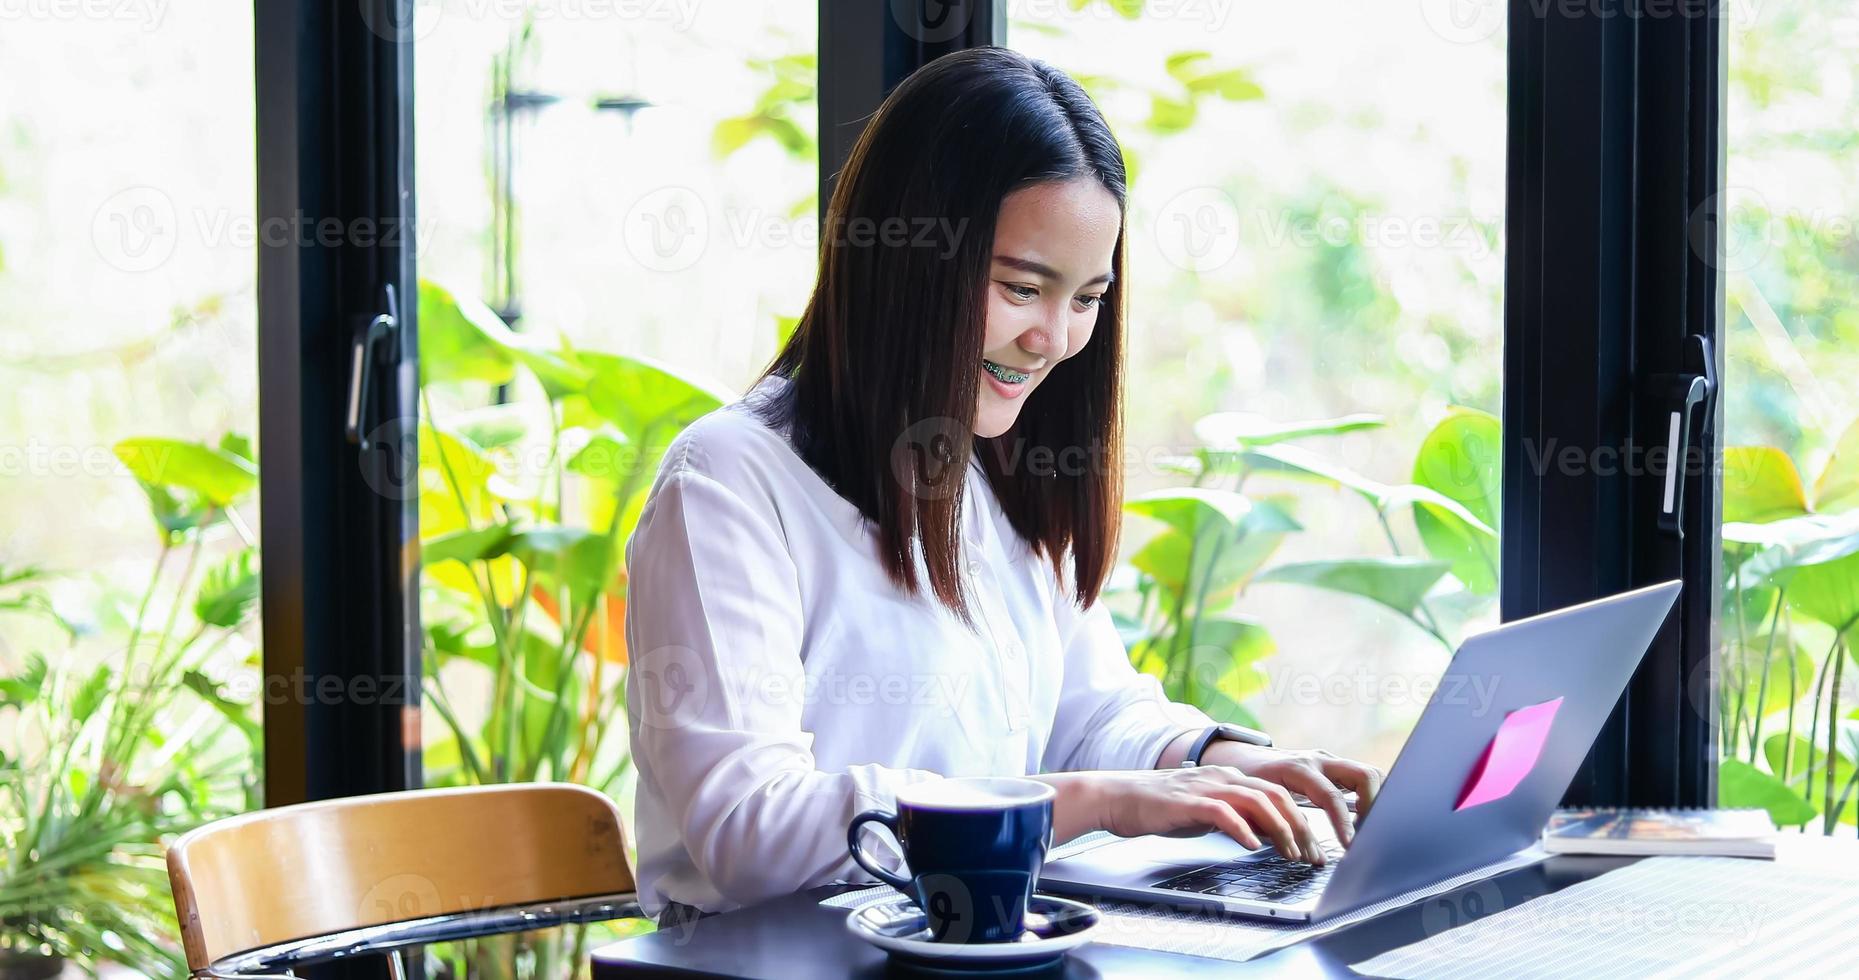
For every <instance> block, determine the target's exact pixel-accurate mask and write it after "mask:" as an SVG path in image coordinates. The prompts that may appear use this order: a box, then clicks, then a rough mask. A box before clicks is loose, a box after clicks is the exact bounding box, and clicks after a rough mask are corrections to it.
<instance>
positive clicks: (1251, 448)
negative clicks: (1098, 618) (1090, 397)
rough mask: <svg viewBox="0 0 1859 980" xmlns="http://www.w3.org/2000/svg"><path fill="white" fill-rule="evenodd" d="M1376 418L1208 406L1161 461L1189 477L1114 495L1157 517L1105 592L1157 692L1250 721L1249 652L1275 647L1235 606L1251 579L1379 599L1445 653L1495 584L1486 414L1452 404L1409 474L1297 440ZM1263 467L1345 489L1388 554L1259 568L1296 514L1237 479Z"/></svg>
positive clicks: (1257, 675) (1263, 471)
mask: <svg viewBox="0 0 1859 980" xmlns="http://www.w3.org/2000/svg"><path fill="white" fill-rule="evenodd" d="M1381 424H1382V422H1381V420H1380V419H1379V418H1377V417H1374V416H1368V415H1356V416H1348V417H1345V418H1338V419H1324V420H1319V421H1311V422H1294V423H1275V422H1271V421H1269V420H1266V419H1263V418H1261V417H1259V416H1255V415H1247V414H1241V413H1219V414H1215V415H1210V416H1207V417H1205V418H1203V419H1201V421H1200V422H1199V423H1198V424H1197V425H1196V426H1195V431H1196V434H1197V436H1198V437H1199V439H1200V441H1201V442H1202V446H1201V447H1200V448H1199V449H1198V450H1197V451H1196V452H1195V453H1194V455H1193V456H1191V457H1188V458H1185V459H1181V460H1178V461H1176V464H1175V468H1176V469H1177V470H1178V471H1179V472H1181V473H1183V474H1184V475H1186V476H1188V477H1189V478H1190V483H1189V485H1188V486H1185V487H1181V488H1177V489H1170V490H1162V491H1157V492H1153V493H1149V494H1145V495H1142V496H1140V497H1137V498H1135V499H1133V500H1130V501H1129V502H1128V503H1127V504H1125V509H1126V510H1127V511H1128V512H1129V513H1131V514H1133V515H1136V516H1138V517H1141V518H1144V519H1147V520H1148V521H1151V522H1154V523H1156V524H1159V525H1161V530H1159V531H1157V532H1155V533H1154V534H1153V535H1152V536H1151V537H1149V538H1148V540H1147V541H1146V542H1145V543H1144V544H1143V546H1142V548H1141V549H1139V550H1138V551H1137V552H1136V554H1135V555H1134V556H1132V558H1131V559H1130V562H1129V565H1128V567H1127V568H1126V569H1124V570H1122V573H1121V575H1120V582H1119V585H1120V588H1119V589H1118V590H1117V591H1118V592H1119V593H1120V594H1122V595H1124V596H1126V597H1127V598H1126V601H1125V602H1124V606H1125V607H1126V609H1125V611H1124V612H1122V614H1120V615H1118V617H1117V621H1118V627H1119V629H1120V631H1121V632H1122V635H1123V639H1124V643H1125V645H1126V646H1127V647H1128V649H1129V654H1130V660H1131V662H1132V663H1133V664H1135V665H1136V667H1137V668H1138V669H1140V670H1142V671H1144V672H1146V673H1149V674H1151V675H1153V676H1155V677H1157V678H1158V679H1159V680H1160V681H1161V682H1162V686H1163V690H1164V691H1165V692H1166V693H1167V694H1168V696H1169V697H1170V698H1173V699H1176V700H1181V701H1186V702H1189V703H1193V704H1195V705H1198V706H1200V707H1201V708H1203V709H1204V710H1206V711H1208V713H1209V714H1212V715H1214V716H1215V717H1217V718H1220V719H1221V720H1227V721H1239V722H1243V723H1249V724H1256V723H1257V721H1256V719H1255V718H1254V716H1253V714H1252V712H1251V711H1250V710H1249V709H1247V708H1246V707H1245V705H1244V704H1243V701H1244V700H1245V699H1246V698H1247V697H1250V696H1251V695H1253V694H1256V693H1258V692H1259V691H1260V690H1262V689H1263V687H1264V684H1265V675H1264V673H1263V672H1262V671H1261V670H1260V668H1259V661H1261V660H1263V659H1264V658H1266V657H1268V656H1270V655H1271V654H1273V653H1274V652H1275V651H1276V645H1275V643H1274V642H1273V640H1272V637H1271V634H1270V632H1269V631H1268V630H1267V629H1266V628H1265V626H1264V625H1263V624H1261V623H1260V622H1258V621H1257V620H1256V619H1253V618H1250V617H1247V616H1243V615H1239V614H1237V613H1235V612H1234V611H1233V606H1234V605H1235V604H1236V602H1237V601H1238V599H1239V597H1240V596H1241V595H1242V594H1243V593H1244V592H1245V590H1246V589H1248V588H1250V587H1251V586H1254V585H1259V584H1268V583H1277V584H1295V585H1303V586H1308V587H1312V588H1320V589H1326V590H1329V591H1333V592H1340V593H1344V594H1348V595H1351V596H1355V597H1357V598H1360V599H1366V600H1369V601H1372V602H1375V603H1378V604H1380V605H1381V606H1383V607H1385V608H1387V609H1390V610H1393V611H1394V612H1396V613H1398V614H1400V616H1402V617H1403V618H1404V619H1406V620H1408V621H1409V622H1411V623H1412V624H1413V625H1414V626H1415V627H1416V628H1418V629H1420V630H1422V631H1423V632H1425V633H1426V634H1427V635H1429V636H1431V637H1433V638H1434V639H1435V640H1437V641H1438V642H1439V643H1440V644H1442V645H1443V646H1444V647H1445V648H1446V650H1447V652H1449V653H1450V652H1451V649H1452V645H1453V634H1452V630H1453V629H1454V628H1455V627H1456V626H1457V625H1458V624H1459V623H1461V622H1462V621H1463V620H1464V619H1465V618H1466V617H1468V616H1469V615H1471V614H1473V613H1475V612H1476V611H1477V610H1478V609H1479V608H1480V607H1482V606H1483V605H1485V604H1487V603H1488V601H1489V599H1490V597H1491V596H1492V595H1493V594H1494V593H1495V591H1496V586H1497V570H1496V560H1497V534H1496V532H1495V531H1494V530H1493V527H1494V526H1495V523H1496V520H1497V513H1496V508H1497V502H1498V497H1497V493H1496V472H1497V455H1496V447H1497V445H1498V442H1497V431H1496V426H1497V420H1496V419H1495V418H1492V417H1491V416H1489V415H1485V414H1483V413H1479V412H1472V411H1469V410H1459V411H1455V412H1454V413H1453V414H1452V415H1450V416H1448V417H1447V418H1446V419H1445V420H1444V421H1442V422H1441V423H1440V424H1439V425H1438V426H1436V427H1435V428H1434V430H1433V431H1432V433H1430V434H1429V435H1428V437H1427V439H1426V440H1425V442H1424V443H1423V444H1422V446H1421V450H1420V454H1419V457H1418V459H1417V460H1416V462H1415V465H1414V482H1413V483H1409V484H1401V485H1389V484H1384V483H1380V482H1378V481H1375V480H1371V479H1369V478H1368V477H1365V476H1363V475H1361V474H1359V473H1356V472H1354V471H1352V470H1350V469H1348V468H1347V467H1344V466H1341V465H1340V464H1337V463H1335V462H1334V461H1332V460H1330V459H1329V458H1327V457H1325V456H1323V455H1321V454H1319V453H1316V452H1313V451H1311V450H1309V449H1306V448H1304V447H1303V446H1301V445H1298V444H1297V443H1298V441H1300V440H1304V439H1310V438H1320V437H1328V436H1337V435H1342V434H1345V433H1350V432H1359V431H1364V430H1370V429H1375V428H1379V427H1380V426H1381ZM1261 475H1274V476H1280V477H1289V478H1292V479H1296V480H1301V481H1314V482H1317V483H1320V484H1324V485H1328V486H1331V487H1337V488H1341V489H1344V490H1347V491H1350V492H1351V493H1353V494H1354V495H1355V496H1357V497H1359V498H1361V499H1362V500H1363V501H1364V502H1365V503H1367V504H1368V505H1369V506H1370V508H1372V510H1373V512H1374V515H1375V519H1376V521H1377V523H1378V524H1379V526H1380V528H1381V529H1382V531H1383V532H1384V534H1385V537H1386V539H1387V541H1388V547H1389V551H1390V554H1388V555H1383V556H1366V557H1348V558H1333V559H1323V560H1317V561H1303V562H1295V563H1290V564H1281V565H1277V566H1274V567H1271V568H1266V567H1265V565H1266V563H1267V562H1268V561H1269V560H1270V559H1271V556H1272V555H1273V553H1275V552H1276V551H1277V550H1278V547H1279V545H1280V544H1281V543H1282V542H1283V541H1284V539H1285V538H1286V536H1288V535H1290V534H1294V533H1297V532H1298V531H1301V530H1303V526H1302V525H1301V524H1299V523H1298V521H1297V519H1296V518H1295V517H1294V516H1293V509H1294V506H1293V499H1292V498H1291V497H1290V496H1288V495H1272V496H1264V497H1255V496H1252V495H1249V494H1247V493H1246V492H1245V486H1246V483H1247V482H1248V481H1249V480H1251V479H1252V478H1254V477H1256V476H1261ZM1408 510H1411V512H1412V515H1413V519H1414V522H1415V525H1416V527H1417V529H1418V537H1419V538H1420V544H1419V547H1418V549H1414V548H1411V547H1409V548H1403V547H1402V544H1401V541H1400V539H1399V537H1398V536H1397V535H1396V533H1395V529H1394V523H1393V520H1392V519H1393V517H1394V516H1395V515H1396V514H1397V513H1399V512H1402V511H1408ZM1416 552H1418V553H1416Z"/></svg>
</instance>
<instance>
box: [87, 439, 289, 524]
mask: <svg viewBox="0 0 1859 980" xmlns="http://www.w3.org/2000/svg"><path fill="white" fill-rule="evenodd" d="M115 451H116V458H117V459H120V460H122V461H123V465H124V466H126V467H128V468H129V472H130V473H132V474H134V475H135V477H136V479H138V480H141V481H142V482H143V483H145V484H148V485H150V486H155V487H163V488H167V489H178V490H183V491H186V492H188V493H190V494H194V495H197V496H198V497H199V498H200V499H201V500H203V501H204V502H206V503H208V504H211V505H212V506H214V507H219V508H224V507H226V506H228V505H230V504H231V503H232V502H233V501H235V500H237V499H239V498H240V497H242V496H244V495H245V494H247V493H250V492H251V491H252V489H253V488H254V487H256V486H258V467H256V466H254V465H252V463H251V461H250V460H247V459H245V458H244V457H241V456H239V455H237V454H235V453H232V452H228V451H227V450H224V449H220V448H217V447H214V446H205V445H202V444H200V443H197V442H186V441H184V440H180V439H161V438H154V437H137V438H133V439H124V440H123V441H121V442H119V443H117V444H116V447H115Z"/></svg>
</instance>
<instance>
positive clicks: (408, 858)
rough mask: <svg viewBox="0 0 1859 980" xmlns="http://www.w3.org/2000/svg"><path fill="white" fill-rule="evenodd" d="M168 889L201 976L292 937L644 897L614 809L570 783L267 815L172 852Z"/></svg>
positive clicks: (223, 824)
mask: <svg viewBox="0 0 1859 980" xmlns="http://www.w3.org/2000/svg"><path fill="white" fill-rule="evenodd" d="M168 877H169V880H170V882H171V883H172V884H173V886H174V906H175V911H176V913H177V915H178V917H179V919H180V924H181V939H182V942H183V944H184V946H185V948H186V952H187V965H188V968H189V969H190V970H196V971H197V970H201V969H203V968H205V967H206V966H208V965H209V964H211V963H213V962H215V961H217V960H219V959H221V958H222V957H225V956H228V955H231V954H234V953H241V952H245V951H248V950H253V949H258V948H261V947H267V946H272V945H275V944H277V943H282V942H289V941H292V940H297V939H308V938H312V937H316V936H326V935H329V934H331V933H337V932H343V931H347V930H350V929H359V928H366V927H369V926H379V925H387V924H390V923H398V922H406V921H409V920H413V919H422V918H426V917H429V916H436V915H453V914H458V913H462V912H479V911H483V910H485V909H491V908H497V907H501V906H508V905H527V904H533V903H538V902H551V901H560V900H564V899H571V898H586V897H590V896H595V895H606V894H616V893H623V892H630V891H633V890H634V888H635V885H634V883H633V867H632V860H631V858H630V857H628V855H627V844H626V837H625V825H624V823H623V822H622V820H621V818H620V811H619V808H618V807H616V806H614V804H613V801H612V800H609V799H608V798H607V797H605V796H603V795H601V794H600V793H597V792H595V791H593V790H591V789H588V788H587V787H584V786H574V785H570V784H566V783H528V784H512V785H506V786H482V787H472V788H468V789H437V790H415V791H413V792H407V793H383V794H380V795H375V796H357V797H350V798H346V799H339V800H324V801H320V802H316V803H303V804H299V805H296V806H286V807H279V808H277V809H275V810H259V811H256V812H253V813H248V814H244V815H241V816H237V817H232V818H229V819H226V820H221V821H217V822H215V823H212V824H208V825H206V826H204V827H200V828H198V829H196V830H194V831H192V832H190V833H188V834H186V835H185V836H183V837H182V838H181V839H180V840H178V841H176V842H175V844H174V846H173V847H171V848H170V849H169V850H168Z"/></svg>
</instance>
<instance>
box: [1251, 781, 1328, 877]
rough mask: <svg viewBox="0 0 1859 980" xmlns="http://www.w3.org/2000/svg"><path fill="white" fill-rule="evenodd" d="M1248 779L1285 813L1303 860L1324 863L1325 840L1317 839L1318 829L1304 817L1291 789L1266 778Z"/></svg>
mask: <svg viewBox="0 0 1859 980" xmlns="http://www.w3.org/2000/svg"><path fill="white" fill-rule="evenodd" d="M1247 781H1248V782H1249V783H1252V784H1253V785H1254V786H1256V787H1257V788H1258V789H1259V791H1260V792H1262V793H1264V794H1265V796H1266V799H1268V800H1270V801H1271V803H1272V806H1274V807H1276V808H1277V810H1278V812H1279V813H1281V814H1283V815H1284V819H1285V822H1286V823H1288V824H1289V825H1290V826H1291V832H1292V834H1293V836H1294V837H1295V838H1296V839H1297V847H1298V850H1299V851H1300V852H1301V853H1302V856H1303V860H1306V861H1309V862H1310V863H1311V864H1322V863H1324V854H1323V842H1322V841H1320V840H1318V839H1317V831H1316V830H1315V829H1314V828H1313V827H1311V825H1310V821H1308V820H1306V819H1304V814H1303V812H1302V811H1300V810H1299V809H1298V806H1297V801H1296V800H1295V799H1292V798H1291V791H1290V790H1289V789H1287V788H1285V787H1283V786H1280V785H1278V784H1277V783H1274V782H1270V781H1268V780H1264V779H1255V778H1252V777H1247Z"/></svg>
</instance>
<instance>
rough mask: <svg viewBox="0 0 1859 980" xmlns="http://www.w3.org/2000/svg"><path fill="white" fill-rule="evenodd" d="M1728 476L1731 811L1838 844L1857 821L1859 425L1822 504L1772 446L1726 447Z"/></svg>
mask: <svg viewBox="0 0 1859 980" xmlns="http://www.w3.org/2000/svg"><path fill="white" fill-rule="evenodd" d="M1723 469H1724V483H1723V486H1724V504H1723V510H1724V526H1723V563H1724V568H1725V570H1726V573H1727V576H1726V582H1725V586H1724V590H1723V593H1724V609H1723V612H1722V614H1721V617H1720V621H1721V622H1722V624H1723V627H1722V629H1723V633H1724V635H1725V642H1724V648H1723V650H1722V653H1721V658H1720V664H1719V668H1718V672H1717V678H1718V685H1717V698H1716V701H1717V707H1718V711H1719V717H1718V732H1719V737H1720V741H1719V744H1718V752H1719V755H1720V756H1721V758H1722V759H1723V760H1724V762H1723V769H1722V770H1720V772H1719V784H1720V785H1719V794H1718V795H1719V800H1720V801H1721V802H1722V803H1723V805H1725V806H1762V807H1765V808H1767V809H1768V810H1769V812H1770V815H1771V816H1773V817H1774V818H1775V820H1776V822H1777V823H1779V824H1783V825H1806V824H1809V823H1811V822H1812V821H1813V820H1814V818H1815V817H1819V820H1820V829H1821V832H1822V833H1827V834H1831V833H1833V831H1834V829H1835V828H1836V827H1838V826H1839V825H1841V824H1847V825H1851V824H1854V823H1855V822H1856V821H1859V799H1856V798H1855V793H1856V791H1859V767H1856V766H1855V764H1854V760H1856V759H1859V711H1855V710H1853V706H1852V705H1851V704H1850V703H1849V704H1847V705H1845V706H1844V713H1842V704H1841V701H1842V694H1843V692H1844V689H1845V688H1846V686H1847V684H1846V668H1847V663H1846V662H1847V661H1848V660H1849V659H1852V658H1853V657H1855V656H1859V653H1855V651H1854V645H1855V640H1859V423H1856V424H1854V425H1853V426H1852V427H1850V428H1848V429H1847V430H1846V432H1845V433H1844V434H1843V435H1841V437H1840V438H1839V439H1838V440H1837V441H1836V443H1835V446H1834V451H1833V453H1832V455H1831V457H1830V458H1829V459H1828V461H1827V463H1826V466H1825V467H1824V468H1823V469H1822V470H1821V472H1820V475H1819V476H1818V477H1817V478H1816V479H1815V481H1814V483H1813V489H1812V492H1811V493H1810V492H1809V490H1808V486H1807V484H1806V482H1805V481H1804V480H1802V478H1801V474H1800V471H1799V470H1798V469H1797V468H1796V467H1795V465H1794V461H1793V460H1792V459H1790V458H1789V456H1788V454H1787V453H1785V452H1782V451H1781V450H1779V449H1776V448H1774V447H1769V446H1736V447H1731V448H1728V449H1726V450H1725V451H1724V467H1723ZM1803 726H1805V728H1804V727H1803ZM1733 763H1734V765H1733Z"/></svg>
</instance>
